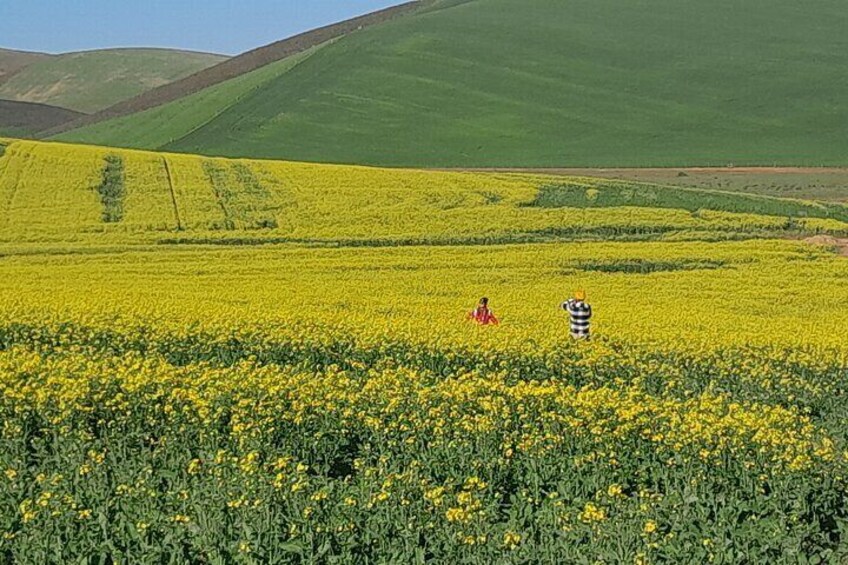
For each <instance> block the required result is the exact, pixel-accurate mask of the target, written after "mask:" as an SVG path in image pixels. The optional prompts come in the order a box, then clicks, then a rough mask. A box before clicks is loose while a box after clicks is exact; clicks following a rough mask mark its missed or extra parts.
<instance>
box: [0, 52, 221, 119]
mask: <svg viewBox="0 0 848 565" xmlns="http://www.w3.org/2000/svg"><path fill="white" fill-rule="evenodd" d="M224 59H225V57H222V56H220V55H212V54H207V53H193V52H186V51H175V50H167V49H107V50H100V51H83V52H80V53H68V54H65V55H57V56H43V57H40V58H37V59H35V60H32V61H30V62H29V64H27V65H25V66H24V67H22V68H20V69H18V70H17V71H16V72H15V73H14V75H12V76H11V77H10V78H8V79H7V80H5V81H3V82H2V84H0V98H4V99H8V100H17V101H23V102H38V103H43V104H50V105H53V106H60V107H62V108H68V109H71V110H76V111H78V112H84V113H88V112H95V111H97V110H100V109H102V108H105V107H107V106H111V105H112V104H115V103H116V102H119V101H121V100H125V99H127V98H131V97H133V96H135V95H137V94H140V93H142V92H144V91H146V90H149V89H151V88H154V87H156V86H160V85H163V84H166V83H168V82H171V81H174V80H177V79H179V78H182V77H185V76H187V75H190V74H192V73H195V72H197V71H199V70H202V69H204V68H206V67H209V66H211V65H214V64H216V63H218V62H220V61H223V60H224Z"/></svg>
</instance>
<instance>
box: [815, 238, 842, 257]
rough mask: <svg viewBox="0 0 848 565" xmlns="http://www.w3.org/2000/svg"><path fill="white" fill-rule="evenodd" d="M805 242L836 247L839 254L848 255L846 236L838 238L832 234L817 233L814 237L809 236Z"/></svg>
mask: <svg viewBox="0 0 848 565" xmlns="http://www.w3.org/2000/svg"><path fill="white" fill-rule="evenodd" d="M804 243H809V244H811V245H821V246H824V247H830V248H832V249H835V250H836V252H837V253H838V254H839V255H842V256H843V257H848V239H845V238H838V237H833V236H830V235H817V236H814V237H808V238H807V239H805V240H804Z"/></svg>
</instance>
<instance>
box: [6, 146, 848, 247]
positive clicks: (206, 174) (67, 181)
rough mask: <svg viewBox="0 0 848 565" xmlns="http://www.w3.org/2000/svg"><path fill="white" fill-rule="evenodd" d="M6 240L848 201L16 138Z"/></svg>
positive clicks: (606, 225)
mask: <svg viewBox="0 0 848 565" xmlns="http://www.w3.org/2000/svg"><path fill="white" fill-rule="evenodd" d="M5 145H6V149H5V154H4V156H3V157H2V158H0V242H9V243H11V242H14V243H21V242H40V241H48V242H60V241H74V240H79V239H83V240H86V241H87V240H88V239H90V238H95V239H96V240H97V241H101V242H113V243H116V242H126V241H130V242H136V243H154V242H155V243H195V244H197V243H207V244H208V243H224V244H237V245H247V244H258V243H280V242H288V243H304V244H311V245H333V246H337V245H344V246H394V245H413V244H414V245H422V244H470V243H474V244H481V243H497V242H501V243H506V242H510V243H513V242H525V241H550V240H563V239H565V240H573V239H587V238H588V239H609V238H612V239H620V238H625V239H633V238H636V239H660V238H673V239H679V238H684V239H709V240H712V239H727V238H738V237H762V236H774V235H780V236H787V235H804V234H814V233H829V234H833V235H844V234H848V207H846V206H843V205H840V204H822V203H817V202H812V201H803V200H788V199H775V198H768V197H757V196H749V195H740V194H732V193H722V192H717V191H703V190H695V189H676V188H669V187H660V186H652V185H646V184H639V183H626V182H621V181H604V180H599V179H591V178H580V177H548V176H542V175H504V174H487V173H450V172H434V171H420V170H402V169H379V168H367V167H355V166H344V165H321V164H309V163H296V162H284V161H255V160H230V159H220V158H206V157H199V156H195V155H179V154H165V153H153V152H145V151H134V150H121V149H114V148H102V147H91V146H82V145H66V144H59V143H44V142H35V141H12V140H9V141H6V142H5Z"/></svg>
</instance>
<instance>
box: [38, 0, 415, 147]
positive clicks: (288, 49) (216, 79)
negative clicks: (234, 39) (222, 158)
mask: <svg viewBox="0 0 848 565" xmlns="http://www.w3.org/2000/svg"><path fill="white" fill-rule="evenodd" d="M425 2H426V3H428V4H429V2H430V0H414V1H412V2H404V3H402V4H397V5H395V6H392V7H389V8H386V9H383V10H378V11H376V12H371V13H369V14H365V15H363V16H359V17H356V18H352V19H349V20H344V21H342V22H338V23H335V24H330V25H327V26H324V27H320V28H317V29H313V30H310V31H306V32H304V33H300V34H297V35H294V36H292V37H288V38H286V39H282V40H280V41H275V42H274V43H270V44H268V45H264V46H262V47H258V48H256V49H252V50H250V51H247V52H246V53H242V54H241V55H239V56H237V57H233V58H231V59H228V60H226V61H224V62H222V63H219V64H217V65H214V66H212V67H210V68H208V69H204V70H203V71H200V72H198V73H195V74H193V75H190V76H187V77H185V78H183V79H181V80H177V81H174V82H171V83H168V84H165V85H163V86H160V87H158V88H154V89H151V90H148V91H146V92H144V93H142V94H140V95H138V96H135V97H133V98H130V99H128V100H124V101H123V102H119V103H118V104H115V105H113V106H110V107H108V108H106V109H104V110H102V111H100V112H96V113H94V114H92V115H89V116H86V117H85V118H83V119H81V120H78V121H76V122H74V123H73V124H68V125H67V126H63V127H61V128H57V129H56V130H52V131H50V132H46V133H45V137H50V136H55V135H58V134H61V133H64V132H66V131H70V130H72V129H78V128H81V127H84V126H88V125H91V124H96V123H100V122H103V121H106V120H111V119H115V118H122V117H124V116H129V115H132V114H135V113H138V112H144V111H146V110H150V109H152V108H157V107H159V106H162V105H164V104H168V103H170V102H174V101H177V100H180V99H182V98H185V97H187V96H191V95H193V94H196V93H198V92H200V91H201V90H203V89H206V88H211V87H214V86H217V85H219V84H221V83H223V82H227V81H229V80H231V79H236V78H239V77H241V76H242V75H245V74H248V73H251V72H253V71H256V70H258V69H261V68H262V67H265V66H267V65H271V64H273V63H277V62H279V61H283V60H285V59H288V58H290V57H295V56H297V55H300V54H302V53H304V52H306V51H309V50H310V49H312V48H314V47H317V46H319V45H322V44H324V43H327V42H329V41H333V40H335V39H338V38H340V37H343V36H345V35H347V34H349V33H352V32H354V31H358V30H362V29H365V28H368V27H370V26H373V25H377V24H381V23H384V22H387V21H391V20H393V19H395V18H400V17H403V16H404V15H406V14H408V13H410V12H413V11H416V10H418V9H419V8H420V6H421V4H422V3H425ZM234 101H235V99H230V100H228V101H224V102H223V105H221V106H216V105H214V104H213V105H211V107H210V109H209V112H211V113H212V114H217V113H219V112H220V111H221V110H223V109H224V108H226V107H227V105H228V104H229V103H232V102H234ZM184 133H185V131H183V134H184Z"/></svg>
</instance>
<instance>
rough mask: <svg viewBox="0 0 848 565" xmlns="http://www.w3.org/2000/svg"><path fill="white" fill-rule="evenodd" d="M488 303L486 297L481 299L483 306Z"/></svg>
mask: <svg viewBox="0 0 848 565" xmlns="http://www.w3.org/2000/svg"><path fill="white" fill-rule="evenodd" d="M488 303H489V299H488V298H486V297H485V296H484V297H483V298H481V299H480V304H483V305H484V306H485V305H486V304H488Z"/></svg>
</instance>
